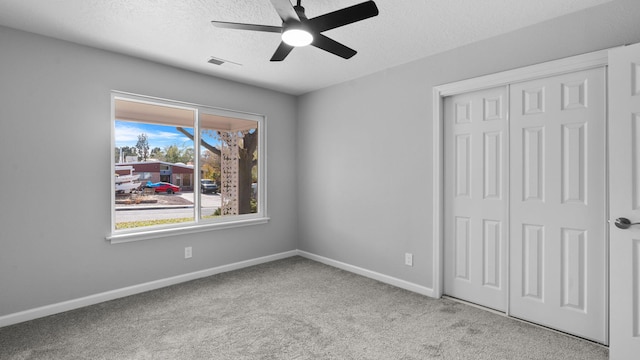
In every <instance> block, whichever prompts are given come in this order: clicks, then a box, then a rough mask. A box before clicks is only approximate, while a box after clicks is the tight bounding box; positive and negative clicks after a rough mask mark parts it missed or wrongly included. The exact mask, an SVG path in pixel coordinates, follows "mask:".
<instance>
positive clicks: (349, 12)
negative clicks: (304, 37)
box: [306, 1, 378, 32]
mask: <svg viewBox="0 0 640 360" xmlns="http://www.w3.org/2000/svg"><path fill="white" fill-rule="evenodd" d="M377 15H378V7H377V6H376V3H374V2H373V1H366V2H363V3H360V4H357V5H353V6H350V7H347V8H344V9H341V10H336V11H334V12H330V13H327V14H324V15H320V16H318V17H314V18H313V19H309V21H307V22H306V24H308V25H309V26H310V27H311V28H312V29H313V30H314V31H316V32H323V31H327V30H331V29H335V28H337V27H340V26H344V25H348V24H351V23H354V22H356V21H360V20H364V19H368V18H370V17H374V16H377Z"/></svg>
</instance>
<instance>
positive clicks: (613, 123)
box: [609, 45, 640, 360]
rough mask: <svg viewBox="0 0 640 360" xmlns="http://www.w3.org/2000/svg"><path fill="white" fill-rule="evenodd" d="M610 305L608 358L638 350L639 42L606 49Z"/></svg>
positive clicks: (632, 356)
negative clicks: (618, 222)
mask: <svg viewBox="0 0 640 360" xmlns="http://www.w3.org/2000/svg"><path fill="white" fill-rule="evenodd" d="M609 55H610V56H609V92H610V97H609V99H610V100H609V108H610V116H609V139H610V140H609V156H610V160H609V164H610V165H609V166H610V172H609V174H610V177H609V184H610V189H611V190H610V205H609V213H610V225H609V228H610V262H611V267H610V271H611V280H610V285H611V288H610V306H611V312H610V316H611V342H610V344H611V346H610V350H609V351H610V353H609V355H610V358H611V359H612V360H625V359H637V358H638V356H639V355H638V354H640V227H639V226H637V225H636V226H631V227H630V228H629V229H626V230H623V229H619V228H618V227H616V226H614V221H615V219H616V218H627V219H629V220H630V221H632V222H638V221H640V45H633V46H627V47H624V48H618V49H614V50H612V51H611V52H610V54H609Z"/></svg>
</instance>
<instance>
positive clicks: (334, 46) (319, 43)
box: [311, 34, 358, 59]
mask: <svg viewBox="0 0 640 360" xmlns="http://www.w3.org/2000/svg"><path fill="white" fill-rule="evenodd" d="M311 45H313V46H315V47H317V48H320V49H322V50H325V51H328V52H330V53H332V54H334V55H338V56H340V57H341V58H345V59H350V58H351V57H353V55H355V54H357V53H358V52H357V51H355V50H353V49H352V48H350V47H347V46H345V45H342V44H340V43H339V42H337V41H335V40H332V39H330V38H328V37H326V36H324V35H322V34H313V42H312V43H311Z"/></svg>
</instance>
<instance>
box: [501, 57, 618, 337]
mask: <svg viewBox="0 0 640 360" xmlns="http://www.w3.org/2000/svg"><path fill="white" fill-rule="evenodd" d="M605 109H606V107H605V71H604V69H602V68H600V69H593V70H588V71H582V72H576V73H571V74H566V75H561V76H556V77H551V78H545V79H540V80H535V81H529V82H524V83H519V84H514V85H512V86H511V88H510V118H511V121H510V149H511V161H510V174H511V175H510V177H511V183H510V185H511V186H510V192H511V196H510V228H511V229H510V239H509V241H510V243H509V244H510V258H509V260H510V290H509V294H510V300H509V312H510V315H512V316H514V317H519V318H522V319H525V320H530V321H532V322H535V323H538V324H542V325H546V326H549V327H552V328H555V329H558V330H561V331H566V332H569V333H572V334H575V335H578V336H581V337H585V338H588V339H591V340H595V341H598V342H604V341H605V331H606V322H605V320H606V317H605V315H606V307H605V306H606V301H605V300H606V294H607V292H606V291H607V287H606V273H607V272H606V265H607V264H606V235H605V230H606V223H605V219H606V211H605V209H606V208H605V193H606V182H605V176H606V164H605V154H606V147H605V146H606V144H605V134H606V127H605V125H606V124H605V120H606V114H605Z"/></svg>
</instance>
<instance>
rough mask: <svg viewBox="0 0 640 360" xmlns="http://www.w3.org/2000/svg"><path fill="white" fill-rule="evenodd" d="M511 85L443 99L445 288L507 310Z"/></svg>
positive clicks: (485, 304) (465, 298)
mask: <svg viewBox="0 0 640 360" xmlns="http://www.w3.org/2000/svg"><path fill="white" fill-rule="evenodd" d="M506 94H507V88H506V87H501V88H496V89H490V90H483V91H479V92H474V93H469V94H462V95H456V96H452V97H449V98H446V99H445V139H446V140H445V160H446V165H445V286H444V293H445V294H446V295H449V296H453V297H456V298H460V299H463V300H466V301H470V302H473V303H476V304H480V305H483V306H487V307H490V308H493V309H496V310H499V311H505V310H506V283H505V278H506V276H505V272H506V271H507V270H506V240H505V239H507V236H506V235H507V230H508V224H507V223H506V209H505V206H506V204H507V200H508V199H507V198H508V191H507V188H506V185H507V183H508V178H507V173H506V169H507V165H508V163H507V160H508V158H507V156H506V151H507V146H508V143H507V139H508V136H507V130H506V129H507V127H506V123H507V109H506V106H507V97H506Z"/></svg>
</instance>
